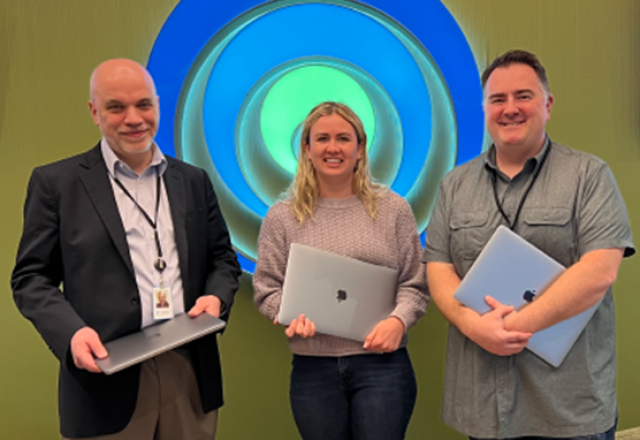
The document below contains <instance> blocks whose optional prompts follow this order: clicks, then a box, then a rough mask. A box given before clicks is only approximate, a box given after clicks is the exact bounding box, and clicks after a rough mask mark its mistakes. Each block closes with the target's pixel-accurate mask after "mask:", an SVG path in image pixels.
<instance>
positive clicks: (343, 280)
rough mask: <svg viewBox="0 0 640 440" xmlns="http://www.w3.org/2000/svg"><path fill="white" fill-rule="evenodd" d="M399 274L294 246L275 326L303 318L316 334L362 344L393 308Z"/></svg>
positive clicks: (290, 255) (331, 254) (295, 244)
mask: <svg viewBox="0 0 640 440" xmlns="http://www.w3.org/2000/svg"><path fill="white" fill-rule="evenodd" d="M397 280H398V271H397V270H394V269H391V268H388V267H383V266H377V265H375V264H370V263H365V262H363V261H360V260H356V259H353V258H348V257H343V256H340V255H336V254H333V253H330V252H326V251H322V250H319V249H315V248H312V247H309V246H305V245H302V244H298V243H293V244H292V245H291V249H290V251H289V260H288V262H287V271H286V274H285V279H284V284H283V287H282V304H281V305H280V314H279V315H278V322H279V323H281V324H284V325H288V324H289V323H290V322H291V321H292V320H293V319H296V318H297V317H298V316H300V314H301V313H304V315H305V316H306V317H308V318H309V319H310V320H311V321H313V323H314V324H315V326H316V331H317V332H319V333H325V334H329V335H333V336H340V337H342V338H347V339H353V340H356V341H364V340H365V338H366V337H367V335H368V334H369V333H370V332H371V330H373V328H374V327H375V326H376V324H378V322H380V321H382V320H383V319H386V318H388V317H389V314H390V313H391V312H392V311H393V309H394V308H395V305H396V289H397Z"/></svg>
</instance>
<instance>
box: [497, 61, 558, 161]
mask: <svg viewBox="0 0 640 440" xmlns="http://www.w3.org/2000/svg"><path fill="white" fill-rule="evenodd" d="M552 105H553V96H552V95H548V94H546V93H545V92H544V90H543V88H542V86H541V84H540V80H539V79H538V76H537V75H536V73H535V71H534V70H533V69H532V68H531V67H529V66H528V65H526V64H522V63H513V64H510V65H508V66H505V67H499V68H497V69H495V70H494V71H493V72H492V73H491V75H490V76H489V79H488V80H487V84H486V86H485V102H484V111H485V121H486V124H487V130H488V131H489V134H490V135H491V137H492V139H493V142H494V144H495V146H496V149H497V150H498V152H499V153H500V152H501V151H503V152H506V151H508V150H509V149H518V150H519V151H520V152H522V153H527V154H528V155H529V156H530V157H532V156H535V154H537V152H538V151H540V149H541V148H542V146H543V143H544V140H545V125H546V123H547V121H548V120H549V115H550V112H551V106H552Z"/></svg>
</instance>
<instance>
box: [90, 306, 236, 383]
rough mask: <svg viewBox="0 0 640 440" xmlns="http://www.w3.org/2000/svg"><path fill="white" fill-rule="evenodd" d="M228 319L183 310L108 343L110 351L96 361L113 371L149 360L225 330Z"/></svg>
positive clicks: (103, 369) (107, 372)
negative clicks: (169, 317) (168, 318)
mask: <svg viewBox="0 0 640 440" xmlns="http://www.w3.org/2000/svg"><path fill="white" fill-rule="evenodd" d="M225 325H227V323H226V322H224V321H223V320H221V319H218V318H215V317H213V316H211V315H209V314H208V313H203V314H201V315H199V316H197V317H195V318H191V317H189V315H188V314H186V313H182V314H180V315H178V316H176V317H175V318H173V319H170V320H169V321H164V322H162V323H160V324H156V325H152V326H149V327H146V328H144V329H142V330H141V331H139V332H136V333H132V334H130V335H127V336H124V337H122V338H120V339H116V340H114V341H111V342H107V343H106V344H104V346H105V348H106V349H107V353H108V354H109V355H108V356H107V357H106V358H104V359H96V363H97V364H98V366H99V367H100V369H102V371H103V373H104V374H107V375H109V374H113V373H116V372H118V371H120V370H124V369H125V368H127V367H130V366H132V365H135V364H138V363H140V362H143V361H146V360H147V359H150V358H152V357H154V356H157V355H159V354H162V353H164V352H166V351H169V350H172V349H174V348H176V347H179V346H180V345H183V344H186V343H187V342H191V341H193V340H195V339H198V338H200V337H202V336H205V335H207V334H209V333H214V332H218V331H220V330H222V329H223V328H224V327H225Z"/></svg>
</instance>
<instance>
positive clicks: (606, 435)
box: [469, 420, 618, 440]
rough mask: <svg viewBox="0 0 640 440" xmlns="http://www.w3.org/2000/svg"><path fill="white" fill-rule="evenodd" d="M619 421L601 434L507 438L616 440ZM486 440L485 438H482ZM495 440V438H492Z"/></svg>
mask: <svg viewBox="0 0 640 440" xmlns="http://www.w3.org/2000/svg"><path fill="white" fill-rule="evenodd" d="M617 426H618V421H617V420H616V423H615V424H614V425H613V427H612V428H611V429H609V430H608V431H606V432H601V433H600V434H591V435H580V436H578V437H562V438H559V437H518V438H517V439H505V440H614V439H615V437H616V427H617ZM469 438H470V439H471V440H481V439H476V438H475V437H469ZM482 440H485V439H482ZM491 440H493V439H491Z"/></svg>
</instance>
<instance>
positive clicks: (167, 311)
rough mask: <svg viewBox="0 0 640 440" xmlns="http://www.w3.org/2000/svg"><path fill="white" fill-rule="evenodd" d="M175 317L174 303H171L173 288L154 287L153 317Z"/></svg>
mask: <svg viewBox="0 0 640 440" xmlns="http://www.w3.org/2000/svg"><path fill="white" fill-rule="evenodd" d="M171 318H173V305H172V304H171V289H170V288H168V287H164V288H162V287H154V288H153V319H171Z"/></svg>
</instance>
